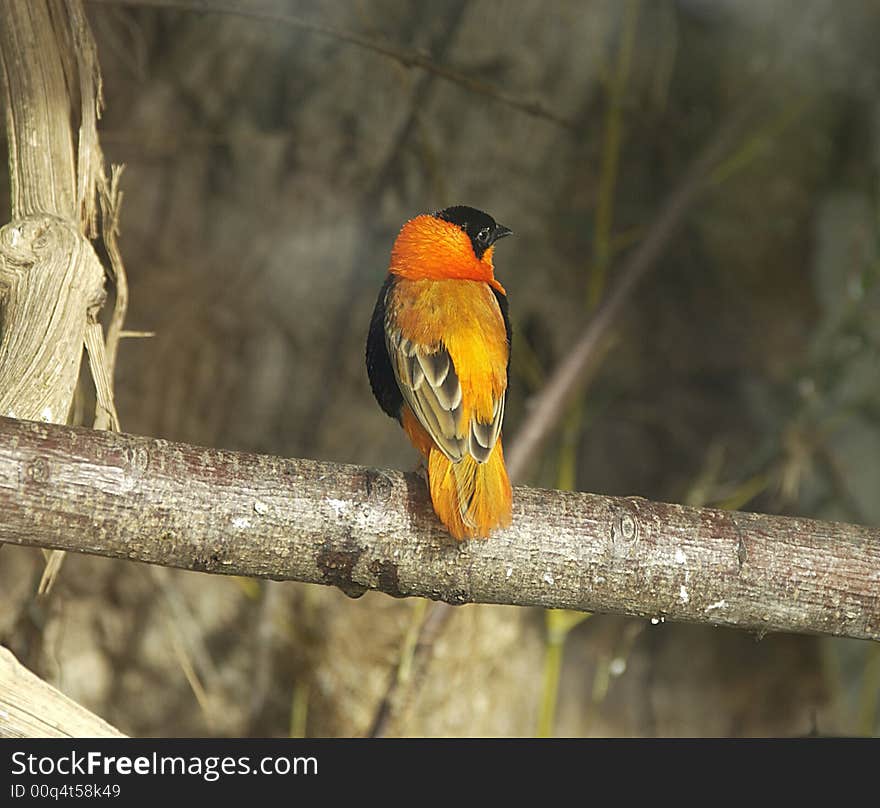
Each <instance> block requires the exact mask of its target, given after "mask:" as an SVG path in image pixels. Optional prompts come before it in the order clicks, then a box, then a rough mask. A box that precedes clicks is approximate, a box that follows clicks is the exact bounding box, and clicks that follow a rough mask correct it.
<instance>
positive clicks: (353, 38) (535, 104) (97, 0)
mask: <svg viewBox="0 0 880 808" xmlns="http://www.w3.org/2000/svg"><path fill="white" fill-rule="evenodd" d="M87 2H89V3H92V4H93V5H115V6H133V7H137V6H143V7H145V8H157V9H162V10H166V11H186V12H194V13H199V14H229V15H232V16H236V17H242V18H245V19H250V20H255V21H258V22H263V23H271V24H272V25H285V26H290V27H291V28H299V29H300V30H302V31H308V32H309V33H310V34H316V35H318V36H324V37H328V38H330V39H335V40H338V41H340V42H346V43H348V44H349V45H354V46H355V47H358V48H361V49H362V50H365V51H369V52H371V53H376V54H378V55H380V56H384V57H385V58H387V59H392V60H393V61H395V62H397V63H398V64H400V65H402V66H403V67H407V68H410V67H417V68H420V69H421V70H426V71H428V72H429V73H433V74H434V75H436V76H437V77H438V78H441V79H443V80H444V81H448V82H450V83H451V84H456V85H458V86H459V87H463V88H464V89H466V90H468V91H470V92H472V93H475V94H477V95H483V96H486V97H487V98H491V99H493V100H495V101H498V102H499V103H501V104H504V105H505V106H508V107H510V108H511V109H515V110H518V111H519V112H524V113H525V114H526V115H531V116H532V117H534V118H540V119H542V120H545V121H549V122H550V123H553V124H556V125H557V126H561V127H562V128H563V129H568V130H569V131H574V129H575V128H576V125H575V122H574V121H573V120H570V119H568V118H566V117H564V116H563V115H560V114H559V113H557V112H554V111H553V110H552V109H549V108H548V107H547V106H545V105H544V104H543V103H542V102H541V101H538V100H524V99H522V98H520V97H519V96H517V95H515V94H514V93H510V92H507V91H506V90H502V89H501V88H500V87H495V86H493V85H491V84H487V83H486V82H484V81H482V80H480V79H478V78H476V77H474V76H471V75H469V74H468V73H465V72H463V71H461V70H456V69H455V68H454V67H448V66H447V65H442V64H438V63H436V62H434V61H433V60H432V59H431V57H430V56H428V55H426V54H425V53H423V52H422V51H419V50H413V49H411V48H403V47H400V46H399V45H395V44H393V43H391V42H388V41H384V40H380V39H374V38H372V37H368V36H364V35H363V34H358V33H355V32H354V31H344V30H342V29H341V28H334V27H333V26H331V25H325V24H324V23H319V22H312V21H311V20H307V19H304V18H303V17H297V16H295V15H294V14H282V13H279V12H275V11H271V10H268V9H258V8H241V7H240V6H237V5H232V4H229V3H222V2H213V0H212V1H211V2H205V0H197V2H192V0H190V1H189V2H187V0H87Z"/></svg>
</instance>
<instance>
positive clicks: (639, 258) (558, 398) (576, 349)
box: [506, 94, 758, 479]
mask: <svg viewBox="0 0 880 808" xmlns="http://www.w3.org/2000/svg"><path fill="white" fill-rule="evenodd" d="M757 95H758V94H755V95H754V96H752V97H751V98H750V99H749V100H748V101H747V102H745V103H743V104H741V105H740V106H739V107H738V108H737V109H736V110H735V111H734V112H733V113H732V114H731V115H730V117H729V118H728V119H727V121H726V122H725V123H724V124H722V126H721V128H720V129H719V130H718V132H717V134H716V135H715V137H714V138H713V139H712V141H711V142H710V143H709V144H708V145H707V146H706V147H705V148H704V149H703V151H702V152H701V153H700V154H699V156H698V157H697V158H696V159H695V160H694V161H693V163H692V164H691V166H690V168H689V169H688V170H687V172H686V174H685V176H684V178H683V179H682V181H681V183H680V184H679V185H678V187H677V188H676V189H675V190H674V191H673V192H672V193H671V194H670V195H669V197H668V198H667V200H666V202H665V203H664V204H663V207H662V208H661V209H660V212H659V213H658V214H657V218H656V219H654V222H653V223H652V224H651V226H650V228H649V229H648V232H647V233H646V234H645V237H644V239H643V240H642V241H641V242H640V243H639V246H638V247H637V248H636V249H635V250H634V251H633V252H632V253H631V255H630V256H629V258H627V260H626V261H625V262H624V263H623V264H622V265H621V267H620V269H619V270H617V271H616V272H615V277H616V278H617V280H616V282H615V284H614V286H613V287H612V289H611V291H610V292H609V293H608V294H607V295H606V297H605V298H604V299H603V300H602V302H601V303H600V305H599V307H598V308H597V309H596V312H595V314H594V315H593V316H592V317H591V318H590V320H589V322H588V323H587V325H586V327H585V328H584V330H583V331H582V332H581V335H580V337H579V338H578V340H577V341H576V342H575V344H574V346H573V347H572V349H571V351H570V352H569V353H568V355H567V356H566V357H565V359H563V361H562V363H561V364H560V365H559V367H557V368H556V370H555V371H554V372H553V374H552V376H551V377H550V379H549V380H548V382H547V384H546V385H545V386H544V388H543V389H542V390H541V392H540V393H538V395H536V396H535V397H534V399H533V400H532V401H531V402H530V403H529V409H530V413H531V414H530V415H529V417H528V418H526V420H525V421H524V422H523V424H522V426H520V428H519V431H518V432H516V434H515V435H514V436H513V438H512V439H511V440H510V441H509V446H510V449H509V450H508V451H507V452H506V455H507V468H508V471H509V472H510V476H511V477H513V478H517V479H522V478H523V476H524V474H525V473H526V471H527V469H528V468H529V466H530V465H531V463H532V461H533V460H534V459H535V458H536V457H537V456H538V452H539V451H540V449H541V447H542V445H543V444H544V441H545V440H546V439H547V438H548V437H549V436H550V434H551V433H552V432H553V430H554V429H555V428H556V427H557V425H558V424H559V423H560V422H561V421H562V418H563V416H564V415H565V412H566V410H567V409H568V406H569V404H570V403H571V402H572V401H573V400H574V398H575V396H576V395H577V394H578V393H579V392H580V391H582V389H583V386H584V383H585V381H586V379H587V377H588V376H589V375H590V372H591V370H592V369H593V368H594V365H595V363H596V358H597V354H598V352H599V351H600V349H601V347H602V344H603V342H604V341H605V339H606V337H607V336H608V334H609V332H610V331H611V329H612V327H613V326H614V325H615V324H616V323H617V322H618V319H619V317H620V314H621V312H622V311H623V308H624V307H625V306H626V304H627V303H628V302H629V299H630V297H631V296H632V293H633V292H634V291H635V289H636V287H637V286H638V284H639V282H640V281H641V280H642V278H644V277H645V275H647V274H648V272H649V271H650V270H651V269H653V268H654V267H655V266H656V265H657V263H658V261H659V260H660V258H662V256H663V253H664V252H665V250H666V248H667V246H668V245H669V243H670V241H671V240H672V237H673V236H674V235H675V233H676V232H677V231H678V228H679V227H680V226H681V225H682V223H683V222H684V219H685V217H686V215H687V214H688V213H689V212H690V210H691V209H692V207H693V205H694V203H695V202H696V201H697V200H698V199H699V197H700V195H701V193H702V191H703V190H705V188H706V187H707V186H708V184H709V181H710V177H711V173H712V170H713V168H714V167H715V166H717V165H718V164H719V162H720V161H721V160H723V159H724V157H725V156H726V155H727V154H728V153H729V150H730V148H731V146H732V145H733V144H734V143H735V142H736V138H737V136H738V134H739V133H740V131H741V129H742V127H743V125H744V123H745V122H746V121H747V120H748V119H749V117H750V116H751V114H752V113H753V111H754V109H755V107H756V105H757Z"/></svg>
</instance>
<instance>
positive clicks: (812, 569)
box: [0, 419, 880, 640]
mask: <svg viewBox="0 0 880 808" xmlns="http://www.w3.org/2000/svg"><path fill="white" fill-rule="evenodd" d="M514 503H515V504H514V520H513V526H512V527H511V528H510V529H508V530H506V531H504V532H503V533H500V534H499V535H497V536H495V537H493V538H491V539H489V540H487V541H470V542H465V543H462V544H458V543H456V542H454V541H452V540H451V539H450V538H449V536H448V535H447V534H446V532H445V531H444V530H443V529H442V527H441V525H440V524H439V522H437V520H436V518H435V517H434V514H433V512H432V510H431V506H430V503H429V501H428V497H427V493H426V490H425V486H424V483H423V482H422V480H421V479H420V478H418V477H417V476H415V475H405V474H401V473H399V472H390V471H388V472H386V471H377V470H374V469H366V468H361V467H357V466H343V465H337V464H333V463H319V462H316V461H313V460H288V459H284V458H279V457H269V456H261V455H253V454H247V453H244V452H227V451H219V450H216V449H203V448H198V447H194V446H187V445H185V444H178V443H170V442H168V441H162V440H155V439H150V438H141V437H135V436H131V435H116V434H111V433H107V432H99V431H91V430H87V429H75V428H71V427H63V426H56V425H51V424H43V423H33V422H24V421H14V420H9V419H0V541H4V542H9V543H12V544H22V545H32V546H39V547H53V548H59V549H64V550H75V551H78V552H85V553H92V554H96V555H103V556H109V557H114V558H127V559H132V560H136V561H144V562H149V563H154V564H162V565H166V566H172V567H180V568H184V569H192V570H201V571H204V572H213V573H223V574H228V575H247V576H256V577H264V578H273V579H279V580H296V581H306V582H309V583H317V584H327V585H334V586H338V587H340V588H341V589H343V590H344V591H345V592H347V593H348V594H349V595H352V596H358V595H361V594H363V593H364V592H365V591H366V590H368V589H377V590H379V591H382V592H385V593H387V594H389V595H393V596H395V597H405V596H411V595H414V596H419V597H427V598H432V599H434V600H443V601H446V602H448V603H452V604H460V603H505V604H512V605H520V606H543V607H553V608H565V609H577V610H582V611H589V612H620V613H624V614H631V615H640V616H643V617H651V618H654V619H657V620H662V619H667V618H668V619H671V620H683V621H689V622H698V623H711V624H713V625H726V626H736V627H739V628H745V629H750V630H756V631H759V632H761V633H763V632H767V631H791V632H808V633H823V634H836V635H842V636H848V637H857V638H863V639H874V640H878V639H880V530H877V529H875V528H867V527H859V526H855V525H846V524H840V523H831V522H818V521H813V520H809V519H798V518H788V517H781V516H767V515H760V514H748V513H734V512H730V511H720V510H713V509H709V508H687V507H683V506H680V505H666V504H661V503H656V502H649V501H647V500H644V499H638V498H617V497H603V496H595V495H592V494H582V493H575V492H562V491H543V490H538V489H532V488H517V489H516V492H515V498H514Z"/></svg>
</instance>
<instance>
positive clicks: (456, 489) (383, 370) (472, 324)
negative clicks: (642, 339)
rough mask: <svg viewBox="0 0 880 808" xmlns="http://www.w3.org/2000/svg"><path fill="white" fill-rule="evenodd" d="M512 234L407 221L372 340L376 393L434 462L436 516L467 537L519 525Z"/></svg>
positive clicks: (457, 219)
mask: <svg viewBox="0 0 880 808" xmlns="http://www.w3.org/2000/svg"><path fill="white" fill-rule="evenodd" d="M509 232H510V231H509V230H508V229H507V228H505V227H503V226H501V225H497V224H496V223H495V222H494V220H493V219H492V218H491V217H489V216H488V215H487V214H484V213H482V212H480V211H477V210H475V209H473V208H464V207H456V208H448V209H446V210H444V211H440V212H439V213H437V214H434V215H431V216H427V215H426V216H418V217H416V218H415V219H411V220H410V221H409V222H407V223H406V224H405V225H404V226H403V228H402V229H401V232H400V234H399V236H398V238H397V240H396V241H395V244H394V247H393V249H392V252H391V264H390V267H389V275H388V278H387V279H386V282H385V285H384V286H383V288H382V291H381V292H380V295H379V300H378V301H377V303H376V310H375V311H374V314H373V320H372V322H371V326H370V336H369V338H368V341H367V369H368V372H369V375H370V382H371V384H372V387H373V392H374V393H375V395H376V398H377V399H378V400H379V403H380V404H381V405H382V407H383V409H384V410H385V411H386V412H387V413H389V414H390V415H393V416H394V417H396V418H398V420H399V421H400V423H401V425H402V426H403V428H404V430H405V431H406V433H407V435H408V436H409V438H410V440H411V441H412V443H413V444H414V445H415V446H416V447H417V448H418V449H419V451H420V452H421V453H422V454H423V455H424V456H425V459H426V461H427V465H428V479H429V487H430V492H431V499H432V502H433V504H434V509H435V511H436V512H437V514H438V516H439V517H440V519H441V521H442V522H443V523H444V524H445V525H446V527H447V528H448V529H449V531H450V533H452V535H453V536H455V537H456V538H459V539H462V538H467V537H474V536H487V535H489V533H490V532H491V531H492V530H494V529H495V528H498V527H503V526H505V525H507V524H508V523H509V522H510V513H511V489H510V482H509V480H508V477H507V472H506V469H505V467H504V458H503V450H502V448H501V440H500V431H501V424H502V421H503V418H504V404H505V399H506V394H507V377H508V365H509V357H510V325H509V320H508V318H507V300H506V295H505V292H504V288H503V287H502V286H501V284H500V283H499V282H498V281H497V280H495V276H494V266H493V260H492V259H493V245H494V242H495V241H496V240H497V239H498V238H501V237H503V236H504V235H507V234H508V233H509Z"/></svg>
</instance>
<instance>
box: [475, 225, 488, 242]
mask: <svg viewBox="0 0 880 808" xmlns="http://www.w3.org/2000/svg"><path fill="white" fill-rule="evenodd" d="M477 241H479V242H480V244H488V243H489V228H488V227H484V228H483V229H482V230H481V231H480V232H479V233H477Z"/></svg>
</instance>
